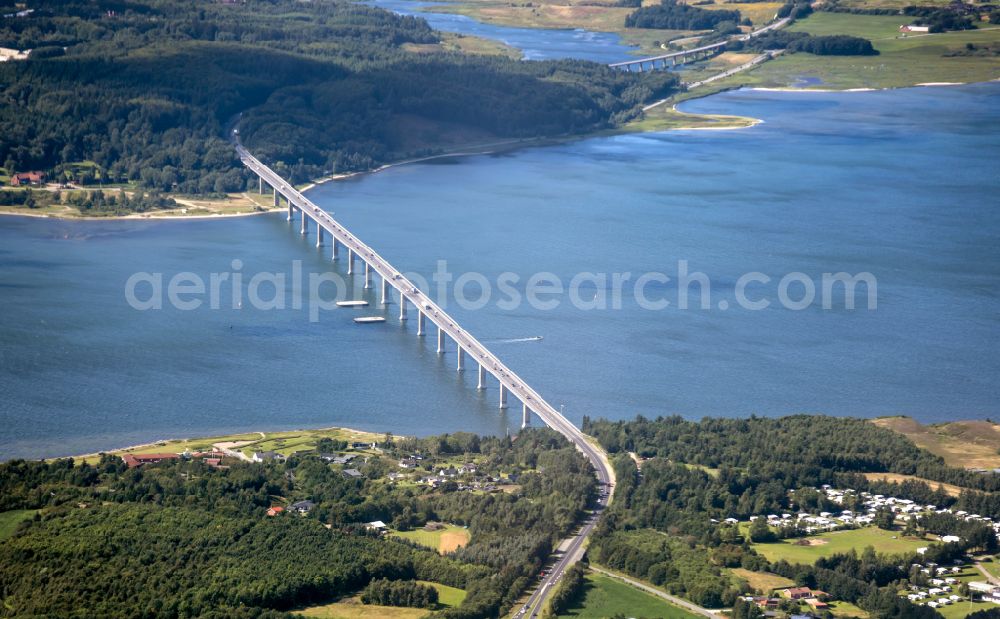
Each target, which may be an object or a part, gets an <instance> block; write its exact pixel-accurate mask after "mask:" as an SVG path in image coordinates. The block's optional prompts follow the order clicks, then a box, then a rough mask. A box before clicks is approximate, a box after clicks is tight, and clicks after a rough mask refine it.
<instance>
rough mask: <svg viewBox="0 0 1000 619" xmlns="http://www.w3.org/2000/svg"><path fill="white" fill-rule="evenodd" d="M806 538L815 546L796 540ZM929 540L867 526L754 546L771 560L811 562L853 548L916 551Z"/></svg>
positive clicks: (892, 551)
mask: <svg viewBox="0 0 1000 619" xmlns="http://www.w3.org/2000/svg"><path fill="white" fill-rule="evenodd" d="M894 537H895V539H893V538H894ZM804 540H812V541H813V544H814V545H810V546H805V545H799V544H798V543H797V542H801V541H804ZM816 542H819V543H816ZM928 543H929V542H928V541H927V540H921V539H917V538H909V537H906V538H904V537H903V536H902V535H900V534H899V533H897V532H893V531H884V530H882V529H878V528H875V527H866V528H863V529H855V530H852V531H834V532H832V533H826V534H824V535H818V536H814V537H807V538H803V539H792V540H782V541H780V542H777V543H774V544H754V545H753V547H754V549H755V550H756V551H757V552H759V553H761V554H762V555H764V556H765V557H766V558H767V560H768V561H771V562H772V563H773V562H775V561H780V560H782V559H784V560H786V561H788V562H789V563H801V564H804V565H812V564H813V563H815V562H816V559H818V558H820V557H828V556H830V555H833V554H836V553H838V552H847V551H849V550H851V549H852V548H853V549H854V550H855V551H857V552H858V553H860V552H861V551H863V550H864V549H865V548H866V547H867V546H874V547H875V551H876V552H880V553H890V554H891V553H901V552H913V551H915V550H916V549H917V548H921V547H923V546H927V544H928Z"/></svg>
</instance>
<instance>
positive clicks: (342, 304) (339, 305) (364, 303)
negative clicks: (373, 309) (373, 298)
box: [337, 301, 368, 307]
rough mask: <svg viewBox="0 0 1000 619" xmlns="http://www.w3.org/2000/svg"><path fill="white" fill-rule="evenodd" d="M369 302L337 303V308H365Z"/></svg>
mask: <svg viewBox="0 0 1000 619" xmlns="http://www.w3.org/2000/svg"><path fill="white" fill-rule="evenodd" d="M367 305H368V301H337V307H365V306H367Z"/></svg>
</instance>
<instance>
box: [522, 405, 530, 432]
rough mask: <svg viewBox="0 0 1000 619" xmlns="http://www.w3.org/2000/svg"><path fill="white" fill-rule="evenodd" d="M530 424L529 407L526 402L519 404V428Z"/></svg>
mask: <svg viewBox="0 0 1000 619" xmlns="http://www.w3.org/2000/svg"><path fill="white" fill-rule="evenodd" d="M529 425H531V409H529V408H528V405H527V404H523V403H522V404H521V429H522V430H523V429H525V428H527V427H528V426H529Z"/></svg>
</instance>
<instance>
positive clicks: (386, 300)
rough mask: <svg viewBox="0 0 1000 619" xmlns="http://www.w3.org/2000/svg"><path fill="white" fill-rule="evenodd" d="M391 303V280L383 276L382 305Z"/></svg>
mask: <svg viewBox="0 0 1000 619" xmlns="http://www.w3.org/2000/svg"><path fill="white" fill-rule="evenodd" d="M388 304H389V282H388V281H386V279H385V278H384V277H383V278H382V305H388Z"/></svg>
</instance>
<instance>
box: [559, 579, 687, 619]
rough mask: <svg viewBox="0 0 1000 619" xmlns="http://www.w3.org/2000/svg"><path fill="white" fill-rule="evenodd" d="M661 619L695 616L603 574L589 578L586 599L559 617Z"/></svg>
mask: <svg viewBox="0 0 1000 619" xmlns="http://www.w3.org/2000/svg"><path fill="white" fill-rule="evenodd" d="M617 616H625V617H658V618H660V619H693V618H694V617H695V615H692V614H691V613H689V612H687V611H685V610H682V609H680V608H678V607H677V606H674V605H673V604H670V603H668V602H666V601H665V600H661V599H659V598H657V597H656V596H654V595H650V594H649V593H646V592H645V591H641V590H639V589H636V588H635V587H632V586H629V585H627V584H625V583H623V582H620V581H618V580H615V579H614V578H611V577H608V576H604V575H602V574H594V573H590V574H588V575H587V584H586V587H585V589H584V595H583V599H582V600H580V601H579V602H577V603H576V604H574V605H572V606H571V607H570V608H569V609H568V610H567V611H566V612H565V613H563V614H561V615H559V617H580V618H581V619H604V618H606V617H617Z"/></svg>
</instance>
